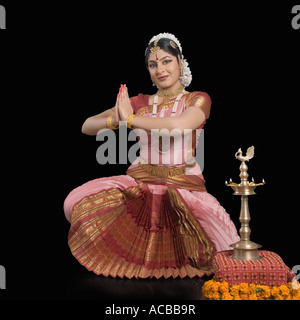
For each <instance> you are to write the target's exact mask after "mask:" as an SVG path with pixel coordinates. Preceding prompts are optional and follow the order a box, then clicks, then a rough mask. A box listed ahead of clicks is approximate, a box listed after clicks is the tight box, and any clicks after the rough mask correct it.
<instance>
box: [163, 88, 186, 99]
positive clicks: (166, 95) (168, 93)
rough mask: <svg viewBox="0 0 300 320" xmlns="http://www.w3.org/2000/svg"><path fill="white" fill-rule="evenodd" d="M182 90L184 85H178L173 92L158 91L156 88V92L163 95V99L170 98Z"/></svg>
mask: <svg viewBox="0 0 300 320" xmlns="http://www.w3.org/2000/svg"><path fill="white" fill-rule="evenodd" d="M183 90H184V87H183V86H180V87H179V88H178V89H176V90H175V91H173V92H160V90H158V92H157V94H158V96H160V97H164V99H166V98H170V97H172V96H174V95H175V94H177V93H179V92H181V91H183Z"/></svg>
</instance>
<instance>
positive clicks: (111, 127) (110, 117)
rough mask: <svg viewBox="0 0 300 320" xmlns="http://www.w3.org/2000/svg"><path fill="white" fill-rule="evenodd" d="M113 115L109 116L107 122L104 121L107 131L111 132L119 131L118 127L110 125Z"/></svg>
mask: <svg viewBox="0 0 300 320" xmlns="http://www.w3.org/2000/svg"><path fill="white" fill-rule="evenodd" d="M113 117H114V116H113V115H111V116H109V117H108V118H107V120H106V125H107V127H108V128H109V129H112V130H117V129H119V126H117V127H114V126H113V124H112V119H113Z"/></svg>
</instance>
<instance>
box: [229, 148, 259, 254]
mask: <svg viewBox="0 0 300 320" xmlns="http://www.w3.org/2000/svg"><path fill="white" fill-rule="evenodd" d="M253 156H254V147H253V146H252V147H249V148H248V149H247V153H246V156H243V153H242V150H241V148H240V149H239V150H238V151H237V152H236V154H235V158H236V159H238V160H240V161H241V165H240V175H239V176H240V178H241V182H240V183H239V184H237V183H234V182H232V180H231V179H230V180H229V183H228V182H227V181H225V185H226V186H230V187H231V188H232V189H233V190H234V193H233V194H234V195H238V196H241V211H240V218H239V220H240V222H241V228H240V241H239V242H237V243H234V244H231V245H230V246H231V247H232V248H233V249H234V250H233V254H232V255H231V256H230V258H231V259H235V260H259V259H261V256H260V255H259V254H258V248H261V245H260V244H257V243H255V242H253V241H250V233H251V230H250V228H249V222H250V219H251V218H250V212H249V206H248V196H251V195H254V194H255V192H254V189H255V188H256V187H257V186H260V185H264V184H265V181H264V179H263V180H262V182H261V183H257V184H256V183H255V182H254V179H253V178H252V182H249V181H248V176H249V175H248V172H247V171H248V167H247V165H246V163H245V162H246V161H249V160H250V159H252V158H253Z"/></svg>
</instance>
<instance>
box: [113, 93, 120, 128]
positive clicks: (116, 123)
mask: <svg viewBox="0 0 300 320" xmlns="http://www.w3.org/2000/svg"><path fill="white" fill-rule="evenodd" d="M119 121H120V117H119V106H118V98H117V100H116V105H115V107H114V117H113V118H112V124H113V126H114V127H118V126H119Z"/></svg>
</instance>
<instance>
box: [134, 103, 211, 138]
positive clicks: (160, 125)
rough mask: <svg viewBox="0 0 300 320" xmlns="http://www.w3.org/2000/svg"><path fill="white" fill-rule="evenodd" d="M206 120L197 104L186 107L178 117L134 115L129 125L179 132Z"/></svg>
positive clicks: (147, 129) (194, 127) (196, 126)
mask: <svg viewBox="0 0 300 320" xmlns="http://www.w3.org/2000/svg"><path fill="white" fill-rule="evenodd" d="M205 120H206V117H205V114H204V112H203V111H202V110H201V108H199V107H198V106H191V107H188V108H187V109H186V110H185V111H184V112H183V113H182V114H181V115H179V116H178V117H164V118H148V117H135V118H133V120H132V123H131V125H132V126H133V127H134V128H140V129H144V130H146V131H151V129H159V130H161V129H167V130H168V131H172V130H173V129H179V130H180V132H181V134H183V133H184V129H192V130H194V129H196V128H198V127H199V126H201V124H202V123H203V122H204V121H205Z"/></svg>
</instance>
